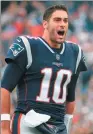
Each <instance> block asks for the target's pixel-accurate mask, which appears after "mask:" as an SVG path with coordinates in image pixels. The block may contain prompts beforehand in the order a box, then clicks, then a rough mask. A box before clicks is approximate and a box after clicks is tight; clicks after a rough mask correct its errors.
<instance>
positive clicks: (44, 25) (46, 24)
mask: <svg viewBox="0 0 93 134" xmlns="http://www.w3.org/2000/svg"><path fill="white" fill-rule="evenodd" d="M43 27H44V29H47V28H48V22H47V21H46V20H43Z"/></svg>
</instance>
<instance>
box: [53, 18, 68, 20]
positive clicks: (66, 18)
mask: <svg viewBox="0 0 93 134" xmlns="http://www.w3.org/2000/svg"><path fill="white" fill-rule="evenodd" d="M53 19H66V20H68V18H61V17H55V18H53Z"/></svg>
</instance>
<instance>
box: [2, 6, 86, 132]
mask: <svg viewBox="0 0 93 134" xmlns="http://www.w3.org/2000/svg"><path fill="white" fill-rule="evenodd" d="M43 27H44V33H43V35H42V37H31V36H19V37H17V38H16V39H15V40H14V42H13V44H12V46H11V47H10V48H9V50H8V53H7V56H6V58H5V61H6V63H7V64H8V65H7V68H6V70H5V73H4V75H3V78H2V82H1V87H2V88H1V102H2V103H1V110H2V113H1V121H2V123H1V125H2V134H10V133H12V134H69V132H70V126H71V120H72V118H73V111H74V107H75V86H76V82H77V79H78V76H79V73H80V72H81V71H85V70H86V69H87V68H86V65H85V60H84V55H83V52H82V50H81V48H80V47H79V45H77V44H74V43H72V42H67V41H66V40H65V38H66V34H67V31H68V11H67V8H66V7H65V6H64V5H55V6H52V7H49V8H48V9H47V10H46V11H45V13H44V16H43ZM15 86H17V107H16V109H15V111H14V115H13V116H12V119H11V123H10V95H11V92H12V91H13V89H14V88H15ZM10 124H11V125H10ZM10 126H11V128H10Z"/></svg>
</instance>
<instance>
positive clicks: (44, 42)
mask: <svg viewBox="0 0 93 134" xmlns="http://www.w3.org/2000/svg"><path fill="white" fill-rule="evenodd" d="M38 38H39V40H40V41H41V42H43V44H44V45H45V46H46V47H47V48H48V49H49V50H50V51H51V52H52V53H55V51H54V50H53V49H52V48H51V47H50V46H49V44H48V43H47V42H46V41H45V40H44V39H43V38H41V37H38ZM64 50H65V43H63V47H61V50H60V54H63V53H64Z"/></svg>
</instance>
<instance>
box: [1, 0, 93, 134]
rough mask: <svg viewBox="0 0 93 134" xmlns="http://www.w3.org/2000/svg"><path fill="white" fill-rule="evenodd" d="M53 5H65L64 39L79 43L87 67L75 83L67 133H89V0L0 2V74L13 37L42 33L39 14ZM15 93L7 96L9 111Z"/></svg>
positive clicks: (92, 58)
mask: <svg viewBox="0 0 93 134" xmlns="http://www.w3.org/2000/svg"><path fill="white" fill-rule="evenodd" d="M54 4H65V5H66V6H67V8H68V12H69V30H68V34H67V40H69V41H72V42H75V43H77V44H78V45H80V46H81V48H82V49H83V51H84V54H85V58H86V64H87V66H88V71H87V72H84V73H81V75H80V77H79V80H78V83H77V87H76V108H75V112H74V118H73V127H72V130H71V134H93V104H92V101H93V1H18V2H15V1H1V31H2V32H1V45H0V70H1V76H2V75H3V72H4V69H5V67H6V64H5V61H4V58H5V56H6V53H7V50H8V48H9V46H10V45H11V44H12V41H13V39H14V38H15V37H16V36H19V35H23V34H25V35H31V36H42V33H43V27H42V15H43V13H44V11H45V9H46V8H47V7H49V6H52V5H54ZM1 76H0V78H1ZM15 92H16V90H14V92H13V93H12V96H11V99H12V105H11V113H12V112H13V110H14V108H15V106H16V94H15Z"/></svg>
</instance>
